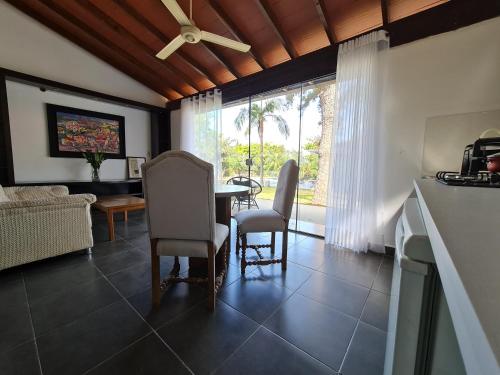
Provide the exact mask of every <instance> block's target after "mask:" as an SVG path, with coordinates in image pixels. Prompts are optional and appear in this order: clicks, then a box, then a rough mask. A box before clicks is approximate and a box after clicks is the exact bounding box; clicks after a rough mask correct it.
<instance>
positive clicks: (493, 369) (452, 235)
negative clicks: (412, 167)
mask: <svg viewBox="0 0 500 375" xmlns="http://www.w3.org/2000/svg"><path fill="white" fill-rule="evenodd" d="M415 189H416V192H417V196H418V200H419V204H420V208H421V210H422V216H423V218H424V223H425V226H426V229H427V232H428V234H429V238H430V241H431V244H432V248H433V252H434V257H435V258H436V263H437V267H438V271H439V274H440V277H441V282H442V284H443V289H444V292H445V295H446V299H447V302H448V305H449V307H450V313H451V316H452V319H453V325H454V326H455V331H456V333H457V338H458V342H459V345H460V350H461V352H462V356H463V359H464V364H465V367H466V369H467V373H468V374H474V375H476V374H477V375H479V374H485V375H491V374H500V367H499V363H500V189H495V188H476V187H458V186H447V185H443V184H441V183H439V182H437V181H434V180H424V179H421V180H417V181H415Z"/></svg>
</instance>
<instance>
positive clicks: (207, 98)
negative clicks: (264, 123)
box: [180, 90, 222, 181]
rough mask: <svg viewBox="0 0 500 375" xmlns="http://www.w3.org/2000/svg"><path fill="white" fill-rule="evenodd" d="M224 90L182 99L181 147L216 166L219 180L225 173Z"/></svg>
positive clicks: (215, 170)
mask: <svg viewBox="0 0 500 375" xmlns="http://www.w3.org/2000/svg"><path fill="white" fill-rule="evenodd" d="M221 111H222V96H221V91H220V90H214V91H209V92H207V93H206V94H200V95H196V96H193V97H190V98H187V99H183V100H182V102H181V130H180V139H181V143H180V147H181V150H184V151H189V152H190V153H192V154H194V155H196V156H198V157H199V158H200V159H203V160H205V161H207V162H209V163H211V164H213V165H214V175H215V176H214V177H215V181H219V180H220V179H221V178H222V176H221V172H222V168H221V150H220V147H221V129H222V116H221Z"/></svg>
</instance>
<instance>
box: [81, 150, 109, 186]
mask: <svg viewBox="0 0 500 375" xmlns="http://www.w3.org/2000/svg"><path fill="white" fill-rule="evenodd" d="M83 156H84V158H85V159H86V160H87V163H89V164H90V166H91V167H92V180H93V181H98V180H99V169H100V168H101V164H102V163H103V161H104V160H106V155H104V153H102V152H100V151H96V152H90V151H85V152H83Z"/></svg>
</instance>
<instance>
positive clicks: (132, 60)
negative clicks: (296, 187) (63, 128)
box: [8, 0, 447, 100]
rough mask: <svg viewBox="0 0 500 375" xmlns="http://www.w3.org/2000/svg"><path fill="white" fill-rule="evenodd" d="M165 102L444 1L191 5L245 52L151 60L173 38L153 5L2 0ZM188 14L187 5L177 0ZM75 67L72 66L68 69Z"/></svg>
mask: <svg viewBox="0 0 500 375" xmlns="http://www.w3.org/2000/svg"><path fill="white" fill-rule="evenodd" d="M8 1H9V2H10V3H11V4H12V5H14V6H15V7H17V8H18V9H20V10H21V11H23V12H24V13H26V14H28V15H29V16H31V17H33V18H34V19H36V20H38V21H39V22H41V23H42V24H44V25H46V26H48V27H49V28H51V29H53V30H54V31H56V32H57V33H59V34H60V35H62V36H64V37H66V38H67V39H69V40H71V41H72V42H74V43H76V44H78V45H79V46H81V47H82V48H84V49H86V50H88V51H89V52H91V53H92V54H94V55H96V56H97V57H99V58H101V59H102V60H104V61H106V62H108V63H109V64H111V65H112V66H114V67H115V68H117V69H119V70H121V71H122V72H124V73H125V74H127V75H129V76H130V77H132V78H134V79H136V80H137V81H139V82H141V83H143V84H144V85H146V86H148V87H150V88H151V89H153V90H154V91H156V92H158V93H160V94H161V95H163V96H164V97H166V98H167V99H169V100H175V99H179V98H182V97H184V96H188V95H192V94H194V93H196V92H198V91H202V90H206V89H209V88H211V87H214V86H216V85H221V84H223V83H226V82H229V81H232V80H235V79H238V78H240V77H244V76H248V75H250V74H253V73H256V72H259V71H261V70H263V69H268V68H270V67H272V66H274V65H277V64H280V63H282V62H285V61H288V60H290V59H294V58H296V57H299V56H302V55H305V54H307V53H310V52H313V51H315V50H318V49H320V48H323V47H326V46H328V45H331V44H334V43H339V42H342V41H344V40H346V39H349V38H352V37H355V36H356V35H359V34H362V33H365V32H367V31H370V30H373V29H376V28H379V27H381V26H383V25H385V24H387V23H390V22H393V21H396V20H399V19H401V18H404V17H408V16H410V15H413V14H415V13H418V12H421V11H423V10H425V9H428V8H431V7H434V6H437V5H440V4H442V3H445V2H446V1H447V0H238V1H235V0H193V19H194V20H195V22H196V25H197V26H198V27H199V28H200V29H202V30H206V31H210V32H212V33H216V34H220V35H223V36H226V37H228V38H232V39H236V40H239V41H242V42H244V43H248V44H250V45H251V46H252V48H251V50H250V52H248V53H240V52H236V51H233V50H231V49H228V48H223V47H219V46H215V45H214V44H210V43H198V44H184V45H183V46H182V47H181V48H180V49H179V50H177V52H175V53H174V54H173V55H171V56H170V57H169V58H167V59H166V60H165V61H163V60H159V59H157V58H156V57H155V55H156V53H157V52H158V51H159V50H161V49H162V48H163V47H164V46H165V45H166V44H167V43H168V42H169V41H170V40H172V39H173V38H174V37H175V36H177V35H178V34H179V25H178V24H177V22H176V20H175V19H174V18H173V17H172V15H171V14H170V13H169V12H168V10H167V9H166V8H165V6H164V5H163V4H162V2H161V0H8ZM178 2H179V5H180V6H181V7H182V9H183V10H184V12H185V13H186V14H189V0H178ZM72 63H74V64H77V62H72Z"/></svg>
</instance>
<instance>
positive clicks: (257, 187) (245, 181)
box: [226, 176, 262, 199]
mask: <svg viewBox="0 0 500 375" xmlns="http://www.w3.org/2000/svg"><path fill="white" fill-rule="evenodd" d="M226 184H227V185H229V184H233V185H239V186H248V187H249V188H250V193H249V196H253V197H255V196H256V195H257V194H260V193H261V192H262V186H261V184H259V183H258V182H257V181H255V180H253V179H251V178H248V177H246V176H236V177H231V178H230V179H229V180H227V182H226ZM243 198H245V199H248V196H245V197H243Z"/></svg>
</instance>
